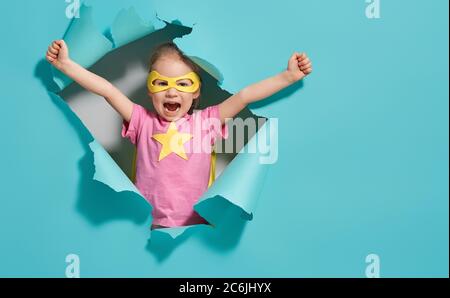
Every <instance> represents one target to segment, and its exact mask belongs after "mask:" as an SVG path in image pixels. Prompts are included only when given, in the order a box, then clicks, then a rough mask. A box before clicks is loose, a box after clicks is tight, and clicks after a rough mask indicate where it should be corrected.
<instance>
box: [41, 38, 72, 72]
mask: <svg viewBox="0 0 450 298" xmlns="http://www.w3.org/2000/svg"><path fill="white" fill-rule="evenodd" d="M46 58H47V61H48V62H50V63H51V64H52V65H53V66H55V67H56V68H57V69H61V68H62V66H63V65H64V64H66V63H67V62H69V61H70V58H69V48H68V47H67V45H66V43H65V42H64V40H62V39H61V40H55V41H53V43H52V44H51V45H50V46H49V47H48V50H47V55H46Z"/></svg>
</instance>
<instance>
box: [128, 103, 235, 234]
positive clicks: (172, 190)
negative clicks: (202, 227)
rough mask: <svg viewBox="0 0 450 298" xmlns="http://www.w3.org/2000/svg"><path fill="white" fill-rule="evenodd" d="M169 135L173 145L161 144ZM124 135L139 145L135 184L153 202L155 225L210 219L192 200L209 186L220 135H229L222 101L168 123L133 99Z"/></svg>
mask: <svg viewBox="0 0 450 298" xmlns="http://www.w3.org/2000/svg"><path fill="white" fill-rule="evenodd" d="M174 129H176V130H174ZM174 134H175V135H176V136H174ZM158 136H159V137H158ZM167 136H171V137H169V140H172V141H174V142H172V143H171V144H172V145H173V144H174V146H172V145H171V146H170V147H168V146H167V144H166V145H163V142H162V141H161V140H162V139H164V138H165V137H167ZM122 137H126V138H129V139H130V141H131V142H132V143H133V144H134V145H136V149H137V158H136V181H135V184H136V187H137V188H138V189H139V191H140V192H141V193H142V195H144V197H145V198H146V199H147V201H148V202H149V203H150V204H151V205H152V206H153V212H152V215H153V224H154V225H161V226H167V227H175V226H185V225H193V224H200V223H206V221H205V220H204V219H203V218H202V217H201V216H200V215H199V214H198V213H197V212H195V211H194V210H193V205H194V204H195V203H196V202H197V201H198V199H199V198H200V197H201V195H202V194H203V193H204V192H205V191H206V190H207V189H208V182H209V177H210V166H211V151H212V146H213V145H214V142H215V140H216V138H217V137H223V138H227V137H228V130H227V126H226V125H221V123H220V117H219V107H218V105H215V106H211V107H208V108H206V109H204V110H201V111H195V112H194V113H193V114H192V115H189V114H186V115H185V116H184V117H183V118H180V119H178V120H177V121H175V122H170V121H167V120H165V119H164V118H163V117H161V116H159V115H158V114H157V113H154V112H152V111H149V110H147V109H145V108H144V107H142V106H140V105H137V104H134V106H133V112H132V116H131V119H130V122H129V123H128V122H126V121H124V122H123V127H122ZM177 144H178V145H177ZM163 147H164V148H163ZM172 149H173V150H172ZM180 151H181V152H180Z"/></svg>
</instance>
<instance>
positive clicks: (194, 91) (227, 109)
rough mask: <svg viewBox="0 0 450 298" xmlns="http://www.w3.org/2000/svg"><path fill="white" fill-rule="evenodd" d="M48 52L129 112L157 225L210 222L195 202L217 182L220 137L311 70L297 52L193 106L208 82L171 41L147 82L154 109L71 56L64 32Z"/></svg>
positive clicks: (128, 129) (140, 178)
mask: <svg viewBox="0 0 450 298" xmlns="http://www.w3.org/2000/svg"><path fill="white" fill-rule="evenodd" d="M46 59H47V60H48V61H49V62H50V63H51V64H52V65H53V66H54V67H56V68H57V69H58V70H60V71H61V72H63V73H64V74H65V75H67V76H69V77H71V78H72V79H73V80H74V81H75V82H77V83H78V84H79V85H80V86H82V87H83V88H85V89H87V90H89V91H91V92H93V93H95V94H97V95H100V96H102V97H104V98H105V99H106V101H107V102H108V103H109V104H110V105H111V106H112V107H113V108H114V109H115V110H116V111H117V112H118V113H119V114H120V115H121V116H122V118H123V127H122V136H123V137H126V138H129V140H130V141H131V142H132V143H133V144H134V145H135V146H136V148H137V159H136V178H135V179H136V180H135V184H136V187H137V189H139V191H140V192H141V193H142V194H143V195H144V197H145V198H146V199H147V200H148V201H149V203H150V204H151V205H152V206H153V211H152V215H153V223H152V229H154V228H164V227H176V226H185V225H194V224H202V223H203V224H207V222H206V221H205V219H203V218H202V217H201V216H200V215H199V214H198V213H197V212H195V211H194V210H193V205H194V204H195V203H196V202H197V200H198V199H199V198H200V197H201V195H202V194H203V193H204V192H205V191H206V190H207V188H208V184H209V183H210V166H211V149H212V146H213V145H214V142H215V140H216V138H218V137H224V138H226V137H227V129H226V125H225V122H226V120H228V119H231V118H233V117H234V116H235V115H236V114H238V113H239V112H240V111H241V110H242V109H244V108H245V107H246V106H247V105H248V104H250V103H252V102H255V101H258V100H262V99H264V98H267V97H269V96H271V95H272V94H274V93H276V92H278V91H279V90H281V89H283V88H286V87H287V86H289V85H290V84H292V83H294V82H297V81H299V80H301V79H303V78H304V77H305V76H307V75H309V74H310V73H311V72H312V67H311V62H310V60H309V58H308V57H307V56H306V54H305V53H302V54H299V53H297V52H296V53H294V54H293V55H292V56H291V58H290V59H289V62H288V67H287V69H286V70H285V71H283V72H281V73H279V74H277V75H275V76H273V77H270V78H268V79H265V80H263V81H261V82H258V83H255V84H253V85H250V86H248V87H246V88H244V89H242V90H241V91H239V92H238V93H236V94H234V95H232V96H230V97H229V98H228V99H226V100H225V101H223V102H222V103H220V104H218V105H215V106H211V107H208V108H206V109H204V110H201V111H195V112H194V107H196V105H197V102H198V100H199V96H200V88H201V79H200V77H199V76H198V73H199V71H198V67H197V66H196V65H195V63H193V62H192V60H190V59H189V58H188V57H187V56H186V55H185V54H184V53H183V52H182V51H181V50H180V49H179V48H178V47H177V46H176V45H175V44H174V43H172V42H169V43H166V44H163V45H161V46H159V47H158V48H157V50H156V51H155V53H154V54H153V56H152V58H151V60H150V72H149V76H148V80H147V88H148V95H149V97H150V98H151V101H152V103H153V107H154V109H155V111H156V113H154V112H151V111H148V110H147V109H145V108H144V107H142V106H140V105H137V104H135V103H133V102H132V101H131V100H130V99H129V98H128V97H127V96H125V95H124V94H122V92H120V90H118V89H117V88H116V87H115V86H113V85H112V84H111V83H110V82H108V81H107V80H105V79H104V78H102V77H100V76H98V75H96V74H94V73H92V72H90V71H88V70H87V69H85V68H83V67H82V66H80V65H79V64H77V63H75V62H74V61H72V60H71V59H70V58H69V49H68V47H67V45H66V44H65V42H64V40H56V41H54V42H53V43H52V44H51V45H50V46H49V47H48V51H47V54H46Z"/></svg>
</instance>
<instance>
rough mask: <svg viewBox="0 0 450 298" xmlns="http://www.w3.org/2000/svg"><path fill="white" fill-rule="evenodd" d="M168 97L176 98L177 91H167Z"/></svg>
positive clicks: (170, 89) (171, 89) (172, 89)
mask: <svg viewBox="0 0 450 298" xmlns="http://www.w3.org/2000/svg"><path fill="white" fill-rule="evenodd" d="M166 95H167V96H169V97H174V96H176V95H177V89H175V88H174V87H172V88H169V89H167V93H166Z"/></svg>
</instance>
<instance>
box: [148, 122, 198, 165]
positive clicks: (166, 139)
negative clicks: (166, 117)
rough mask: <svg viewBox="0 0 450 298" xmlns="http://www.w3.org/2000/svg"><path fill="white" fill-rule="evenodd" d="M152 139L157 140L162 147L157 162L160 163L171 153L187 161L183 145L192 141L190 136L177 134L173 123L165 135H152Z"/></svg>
mask: <svg viewBox="0 0 450 298" xmlns="http://www.w3.org/2000/svg"><path fill="white" fill-rule="evenodd" d="M152 138H154V139H155V140H157V141H158V142H159V143H161V145H162V148H161V151H160V152H159V159H158V161H161V160H162V159H163V158H165V157H166V156H167V155H169V154H170V153H172V152H173V153H175V154H177V155H178V156H179V157H181V158H184V159H186V160H187V159H188V158H187V156H186V152H184V143H186V142H188V141H189V140H190V139H192V135H191V134H188V133H181V132H178V129H177V126H176V125H175V122H170V125H169V128H168V129H167V132H166V133H158V134H154V135H153V136H152Z"/></svg>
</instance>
